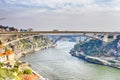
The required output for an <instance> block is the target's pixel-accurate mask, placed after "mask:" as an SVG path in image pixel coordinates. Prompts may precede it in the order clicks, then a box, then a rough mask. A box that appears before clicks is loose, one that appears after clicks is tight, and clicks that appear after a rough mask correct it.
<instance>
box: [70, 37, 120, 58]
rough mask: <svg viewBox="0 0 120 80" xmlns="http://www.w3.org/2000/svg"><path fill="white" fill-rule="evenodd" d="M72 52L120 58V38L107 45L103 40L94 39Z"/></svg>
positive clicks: (77, 46)
mask: <svg viewBox="0 0 120 80" xmlns="http://www.w3.org/2000/svg"><path fill="white" fill-rule="evenodd" d="M71 51H73V52H75V51H76V52H81V51H82V52H83V53H84V54H86V55H89V56H108V57H120V36H118V37H117V39H115V40H114V41H112V42H109V43H107V44H104V43H103V42H102V41H101V40H97V39H92V40H90V41H88V42H85V43H83V44H76V45H75V46H74V48H73V49H72V50H71Z"/></svg>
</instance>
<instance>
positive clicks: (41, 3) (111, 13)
mask: <svg viewBox="0 0 120 80" xmlns="http://www.w3.org/2000/svg"><path fill="white" fill-rule="evenodd" d="M0 18H6V19H5V20H0V25H5V26H10V27H16V28H19V29H20V28H23V29H28V28H33V29H34V30H37V31H38V30H39V31H40V30H75V31H112V32H114V31H117V32H118V31H120V22H119V21H120V0H0Z"/></svg>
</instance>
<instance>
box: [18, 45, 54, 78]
mask: <svg viewBox="0 0 120 80" xmlns="http://www.w3.org/2000/svg"><path fill="white" fill-rule="evenodd" d="M53 46H54V45H52V44H49V45H48V46H43V47H40V48H35V49H34V50H28V51H24V52H22V53H20V54H22V55H19V58H21V57H23V56H25V55H27V54H29V53H34V52H37V51H42V50H44V49H48V48H51V47H53ZM30 65H31V64H30ZM28 68H29V69H30V70H31V71H32V72H33V74H34V77H36V76H37V79H38V80H46V78H44V77H43V76H41V75H40V74H38V73H37V72H36V71H34V70H33V69H32V68H30V67H29V66H28ZM47 80H48V79H47Z"/></svg>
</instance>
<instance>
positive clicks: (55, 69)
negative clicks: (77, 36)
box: [21, 41, 120, 80]
mask: <svg viewBox="0 0 120 80" xmlns="http://www.w3.org/2000/svg"><path fill="white" fill-rule="evenodd" d="M74 44H75V43H73V42H66V41H62V42H58V45H57V47H56V48H49V49H46V50H42V51H39V52H35V53H31V54H28V55H26V56H25V57H22V58H21V60H22V61H26V62H28V63H30V64H31V65H32V66H31V67H32V68H33V69H34V70H35V71H36V72H38V73H39V74H41V75H42V76H43V77H45V78H49V80H120V70H119V69H115V68H111V67H107V66H101V65H97V64H90V63H87V62H85V61H83V60H80V59H78V58H76V57H73V56H71V55H70V54H69V50H70V49H71V48H73V46H74Z"/></svg>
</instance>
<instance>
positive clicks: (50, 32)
mask: <svg viewBox="0 0 120 80" xmlns="http://www.w3.org/2000/svg"><path fill="white" fill-rule="evenodd" d="M79 33H98V34H120V33H119V32H97V31H30V32H0V34H79Z"/></svg>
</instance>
